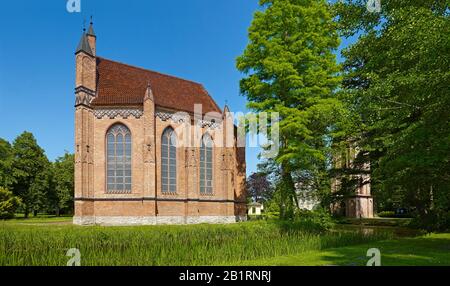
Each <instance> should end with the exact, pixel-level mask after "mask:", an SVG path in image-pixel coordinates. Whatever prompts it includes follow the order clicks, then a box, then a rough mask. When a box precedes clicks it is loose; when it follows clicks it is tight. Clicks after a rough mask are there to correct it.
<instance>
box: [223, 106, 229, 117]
mask: <svg viewBox="0 0 450 286" xmlns="http://www.w3.org/2000/svg"><path fill="white" fill-rule="evenodd" d="M229 112H230V108H229V107H228V104H225V107H224V108H223V115H224V116H225V115H226V114H227V113H229Z"/></svg>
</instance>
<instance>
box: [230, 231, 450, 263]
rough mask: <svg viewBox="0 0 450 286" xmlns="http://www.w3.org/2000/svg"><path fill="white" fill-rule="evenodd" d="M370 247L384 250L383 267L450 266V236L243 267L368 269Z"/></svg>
mask: <svg viewBox="0 0 450 286" xmlns="http://www.w3.org/2000/svg"><path fill="white" fill-rule="evenodd" d="M370 248H378V249H379V250H380V253H381V265H382V266H450V233H440V234H429V235H424V236H420V237H414V238H400V239H396V240H386V241H374V242H371V243H368V244H361V245H353V246H346V247H339V248H331V249H325V250H320V251H308V252H305V253H302V254H298V255H288V256H279V257H272V258H269V259H259V260H252V261H243V262H240V263H239V265H247V266H256V265H259V266H261V265H266V266H267V265H271V266H287V265H289V266H295V265H311V266H318V265H344V266H364V265H366V263H367V261H368V260H369V258H370V257H366V253H367V250H368V249H370Z"/></svg>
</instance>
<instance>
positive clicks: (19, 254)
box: [0, 217, 450, 266]
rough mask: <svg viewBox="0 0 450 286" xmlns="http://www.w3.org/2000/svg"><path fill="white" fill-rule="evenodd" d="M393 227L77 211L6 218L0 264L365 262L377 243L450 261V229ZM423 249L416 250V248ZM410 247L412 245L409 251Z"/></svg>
mask: <svg viewBox="0 0 450 286" xmlns="http://www.w3.org/2000/svg"><path fill="white" fill-rule="evenodd" d="M394 230H403V229H398V228H392V227H391V228H390V227H360V226H356V225H344V226H342V225H341V226H337V227H336V228H335V229H333V230H332V231H330V232H327V233H317V232H312V231H307V230H305V229H304V227H303V226H301V225H296V224H292V223H277V222H266V221H255V222H247V223H239V224H233V225H189V226H138V227H101V226H89V227H80V226H74V225H72V224H71V218H70V217H61V218H49V217H38V218H30V219H23V218H19V219H14V220H9V221H0V265H2V266H4V265H66V263H67V261H68V260H69V257H67V256H66V252H67V250H68V249H70V248H78V249H79V250H80V253H81V264H82V265H86V266H89V265H360V264H364V263H365V261H367V259H368V258H366V257H365V254H366V251H367V249H368V248H372V247H378V248H380V250H381V252H382V257H383V261H382V262H383V263H384V264H385V265H416V264H419V265H435V264H438V265H440V264H446V265H449V264H450V263H449V246H450V237H449V235H445V234H443V235H436V236H427V237H418V238H402V239H400V240H394V239H395V238H398V235H411V233H409V232H404V231H401V232H398V231H394ZM416 249H417V250H416ZM408 251H409V252H408Z"/></svg>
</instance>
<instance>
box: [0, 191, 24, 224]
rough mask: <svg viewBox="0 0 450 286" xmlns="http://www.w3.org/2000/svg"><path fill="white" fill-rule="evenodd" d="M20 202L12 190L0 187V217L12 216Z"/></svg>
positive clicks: (8, 217)
mask: <svg viewBox="0 0 450 286" xmlns="http://www.w3.org/2000/svg"><path fill="white" fill-rule="evenodd" d="M20 203H21V201H20V199H19V198H18V197H15V196H14V195H13V193H12V192H10V191H8V190H7V189H4V188H1V187H0V219H10V218H13V217H14V213H15V212H16V209H17V208H18V207H19V205H20Z"/></svg>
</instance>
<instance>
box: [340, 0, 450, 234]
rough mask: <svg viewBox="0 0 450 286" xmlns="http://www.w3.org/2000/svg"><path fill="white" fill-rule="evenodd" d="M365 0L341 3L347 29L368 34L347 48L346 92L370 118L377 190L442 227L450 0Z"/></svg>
mask: <svg viewBox="0 0 450 286" xmlns="http://www.w3.org/2000/svg"><path fill="white" fill-rule="evenodd" d="M363 2H364V1H345V3H338V4H337V5H336V6H335V8H336V11H337V15H338V16H339V18H338V19H339V23H338V24H339V27H340V29H341V32H342V34H343V35H352V34H356V33H360V34H361V36H360V37H359V40H358V41H357V43H356V44H354V45H352V46H350V47H349V48H348V49H346V50H345V51H344V52H343V55H344V56H345V58H346V60H345V63H344V70H345V78H344V87H345V90H344V93H345V94H346V99H347V101H348V102H349V103H350V104H351V106H352V108H353V110H355V111H356V112H357V113H358V114H359V115H360V117H361V119H362V122H363V124H362V125H361V128H360V129H359V130H358V132H359V133H360V138H362V140H361V142H360V143H361V144H360V145H361V147H362V149H363V150H366V151H369V156H368V157H367V158H366V160H367V162H370V163H371V169H372V191H373V193H374V195H375V197H376V199H378V200H380V203H381V204H382V206H383V207H384V208H389V207H395V206H402V207H407V208H411V209H414V210H415V212H416V214H417V216H418V217H419V220H420V219H423V220H424V222H425V221H426V222H427V223H426V224H427V225H431V224H432V223H431V222H432V221H433V220H437V221H439V223H438V226H437V227H438V228H439V229H442V228H443V226H442V224H445V223H448V220H447V217H448V213H449V212H450V204H448V202H449V201H450V200H449V196H450V175H449V170H450V156H449V154H450V111H449V109H448V106H449V105H450V96H449V89H448V87H449V86H450V72H449V69H448V67H449V66H450V52H449V51H450V41H449V40H448V35H449V34H450V19H449V13H448V11H449V6H448V5H449V3H448V1H445V0H444V1H442V0H441V1H434V0H420V1H419V0H416V1H410V0H408V1H403V0H401V1H398V0H395V1H393V0H386V1H382V12H381V13H368V12H366V10H365V6H364V3H363ZM438 198H439V199H438ZM440 201H443V202H444V203H440ZM447 226H448V225H447Z"/></svg>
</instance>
